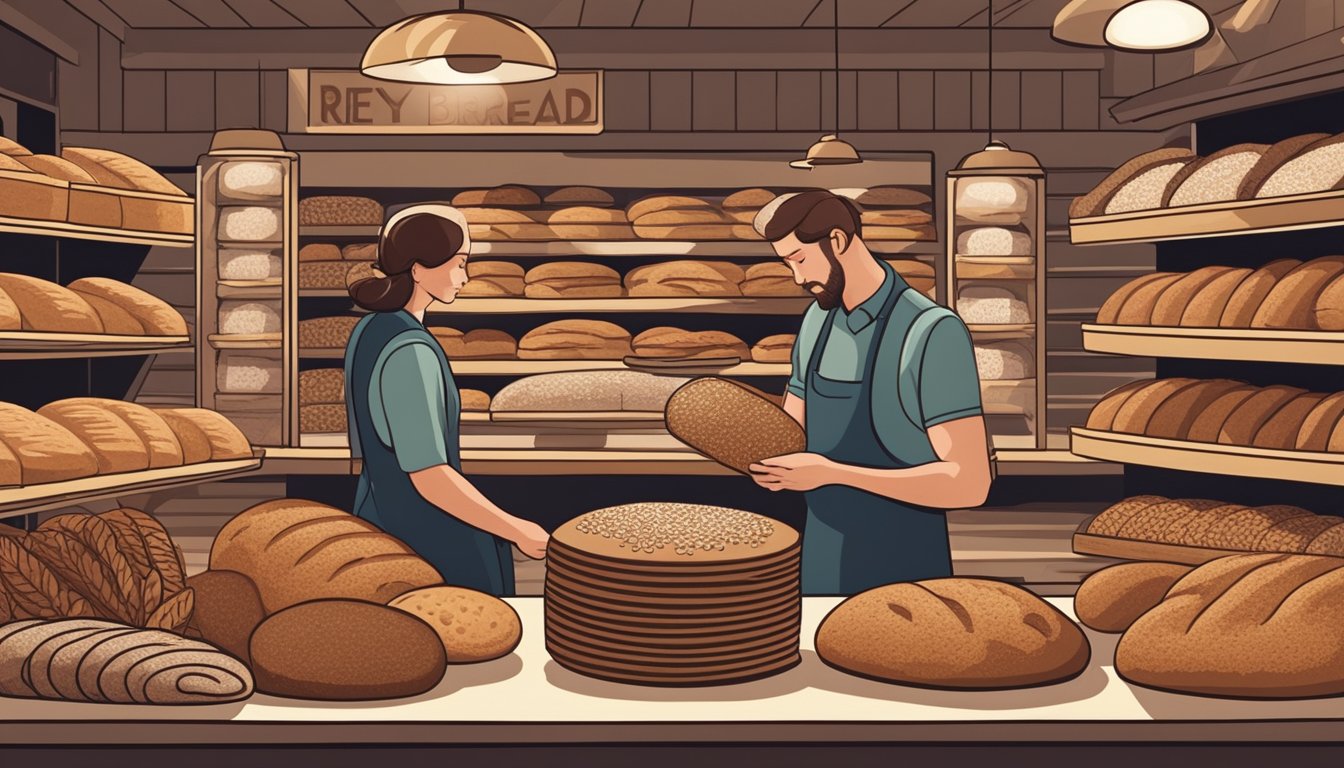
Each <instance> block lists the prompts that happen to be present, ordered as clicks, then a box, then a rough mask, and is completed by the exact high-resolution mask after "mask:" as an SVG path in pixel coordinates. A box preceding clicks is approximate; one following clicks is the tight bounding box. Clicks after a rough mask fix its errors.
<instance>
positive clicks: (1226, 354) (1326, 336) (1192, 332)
mask: <svg viewBox="0 0 1344 768" xmlns="http://www.w3.org/2000/svg"><path fill="white" fill-rule="evenodd" d="M1082 328H1083V348H1084V349H1086V350H1087V351H1089V352H1105V353H1109V354H1112V355H1129V356H1132V357H1171V358H1186V359H1193V360H1201V359H1202V360H1242V361H1249V362H1266V363H1304V364H1315V365H1344V332H1339V331H1301V330H1271V329H1263V328H1171V327H1148V326H1141V325H1100V324H1096V323H1084V324H1083V326H1082Z"/></svg>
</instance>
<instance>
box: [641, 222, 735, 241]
mask: <svg viewBox="0 0 1344 768" xmlns="http://www.w3.org/2000/svg"><path fill="white" fill-rule="evenodd" d="M635 236H636V237H640V238H644V239H646V240H760V239H761V237H760V236H759V235H757V234H756V232H755V230H753V229H752V228H751V227H749V226H746V225H745V224H675V225H671V226H651V225H646V224H636V225H635Z"/></svg>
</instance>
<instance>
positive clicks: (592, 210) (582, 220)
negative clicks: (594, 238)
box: [537, 205, 630, 231]
mask: <svg viewBox="0 0 1344 768" xmlns="http://www.w3.org/2000/svg"><path fill="white" fill-rule="evenodd" d="M537 215H541V216H544V217H545V222H546V223H547V224H550V225H551V226H552V227H555V225H557V224H598V225H606V224H629V223H630V222H629V221H628V220H627V219H626V218H625V211H622V210H620V209H619V208H616V209H613V208H598V207H596V206H591V205H575V206H570V207H568V208H561V209H560V210H558V211H550V212H547V211H540V212H538V214H537ZM557 231H558V230H557Z"/></svg>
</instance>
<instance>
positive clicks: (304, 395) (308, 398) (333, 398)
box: [299, 368, 345, 405]
mask: <svg viewBox="0 0 1344 768" xmlns="http://www.w3.org/2000/svg"><path fill="white" fill-rule="evenodd" d="M344 402H345V369H343V368H313V369H311V370H307V371H300V372H299V404H300V405H318V404H321V403H344Z"/></svg>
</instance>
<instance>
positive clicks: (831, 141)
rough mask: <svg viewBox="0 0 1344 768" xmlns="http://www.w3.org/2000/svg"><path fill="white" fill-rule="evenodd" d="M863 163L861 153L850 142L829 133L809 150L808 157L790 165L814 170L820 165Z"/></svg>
mask: <svg viewBox="0 0 1344 768" xmlns="http://www.w3.org/2000/svg"><path fill="white" fill-rule="evenodd" d="M861 162H863V160H862V158H860V157H859V151H858V150H857V149H854V145H852V144H850V143H849V142H848V141H845V140H844V139H842V138H840V137H839V136H836V135H835V134H833V133H828V134H826V135H825V136H822V137H821V138H820V139H818V140H817V143H815V144H813V145H812V146H811V147H808V149H807V157H805V158H803V159H802V160H794V161H793V162H791V163H789V165H791V166H792V167H794V168H806V169H807V170H809V171H810V170H812V169H813V168H815V167H817V166H818V165H853V164H854V163H861Z"/></svg>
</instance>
